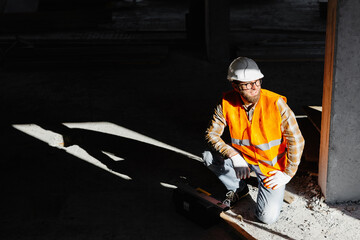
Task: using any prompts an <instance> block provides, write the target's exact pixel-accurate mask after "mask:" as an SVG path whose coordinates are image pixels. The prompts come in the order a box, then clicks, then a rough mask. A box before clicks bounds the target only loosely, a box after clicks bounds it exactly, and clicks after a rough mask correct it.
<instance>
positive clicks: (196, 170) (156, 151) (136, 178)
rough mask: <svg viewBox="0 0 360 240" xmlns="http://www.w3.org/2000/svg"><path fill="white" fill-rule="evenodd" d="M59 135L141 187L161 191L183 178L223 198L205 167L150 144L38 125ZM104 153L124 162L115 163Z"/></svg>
mask: <svg viewBox="0 0 360 240" xmlns="http://www.w3.org/2000/svg"><path fill="white" fill-rule="evenodd" d="M39 125H40V126H41V127H42V128H44V129H46V130H50V131H53V132H56V133H58V134H61V135H62V136H63V139H64V147H70V146H73V145H78V146H79V147H81V148H82V149H83V150H85V151H86V152H87V153H88V154H89V155H91V156H92V157H94V158H95V159H97V160H98V161H100V162H101V163H103V164H104V165H105V166H106V167H107V168H108V169H109V170H112V171H114V172H118V173H120V174H125V175H127V176H129V177H130V178H131V179H132V181H131V182H132V184H135V185H136V186H137V187H139V188H140V189H141V188H149V187H150V188H153V187H155V188H157V187H160V188H163V187H162V186H161V185H160V183H169V184H173V185H176V184H177V183H178V181H179V179H183V178H184V177H185V178H186V179H187V180H188V182H189V183H190V184H191V185H193V186H194V187H202V188H204V189H206V190H208V191H210V192H214V193H216V194H218V195H222V194H224V193H225V192H226V189H225V187H224V186H223V185H222V183H221V182H220V181H219V180H218V179H217V177H216V176H215V175H214V174H213V173H212V172H210V170H208V169H207V168H206V167H205V165H204V164H203V163H202V162H200V161H197V160H194V159H192V158H189V157H188V156H186V155H183V154H180V153H178V152H174V151H171V150H168V149H165V148H161V147H158V146H154V145H152V144H149V143H144V142H141V141H137V140H133V139H129V138H125V137H120V136H115V135H111V134H107V133H101V132H97V131H91V130H85V129H80V128H69V127H67V126H65V125H63V124H39ZM104 152H107V153H111V154H113V155H115V156H117V157H120V158H122V159H123V160H120V161H115V160H114V159H112V158H111V157H109V156H108V155H107V154H105V153H104Z"/></svg>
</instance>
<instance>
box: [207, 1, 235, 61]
mask: <svg viewBox="0 0 360 240" xmlns="http://www.w3.org/2000/svg"><path fill="white" fill-rule="evenodd" d="M229 31H230V4H229V0H205V41H206V43H205V44H206V54H207V57H208V60H209V61H210V62H227V61H228V60H229Z"/></svg>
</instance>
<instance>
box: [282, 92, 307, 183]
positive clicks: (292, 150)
mask: <svg viewBox="0 0 360 240" xmlns="http://www.w3.org/2000/svg"><path fill="white" fill-rule="evenodd" d="M277 105H278V108H279V111H280V114H281V131H282V133H283V137H284V138H285V139H286V141H287V151H288V152H287V155H288V162H287V166H286V168H285V173H286V174H287V175H289V176H290V177H293V176H294V175H295V173H296V171H297V169H298V166H299V164H300V160H301V155H302V152H303V150H304V146H305V140H304V138H303V136H302V134H301V132H300V129H299V125H298V123H297V121H296V118H295V114H294V113H293V111H292V110H291V109H290V108H289V106H288V105H287V104H286V103H285V101H284V100H283V99H282V98H279V100H278V101H277Z"/></svg>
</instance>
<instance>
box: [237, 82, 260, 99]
mask: <svg viewBox="0 0 360 240" xmlns="http://www.w3.org/2000/svg"><path fill="white" fill-rule="evenodd" d="M232 86H233V88H234V89H235V91H237V92H238V93H240V95H241V97H242V98H243V100H245V101H246V102H245V104H248V103H253V104H255V103H257V102H258V101H259V98H260V89H261V79H258V80H255V81H251V82H241V81H235V80H234V81H232Z"/></svg>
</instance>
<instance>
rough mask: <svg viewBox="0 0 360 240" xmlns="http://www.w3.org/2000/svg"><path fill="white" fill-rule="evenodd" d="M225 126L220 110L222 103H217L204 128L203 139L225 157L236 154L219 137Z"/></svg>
mask: <svg viewBox="0 0 360 240" xmlns="http://www.w3.org/2000/svg"><path fill="white" fill-rule="evenodd" d="M225 127H226V120H225V117H224V115H223V111H222V104H221V103H219V104H218V105H217V106H216V108H215V111H214V114H213V116H212V119H211V121H210V124H209V127H208V128H207V130H206V135H205V140H206V142H207V143H208V144H209V145H210V146H211V147H212V149H214V150H215V151H217V152H219V153H220V154H221V155H222V156H224V157H225V158H229V157H232V156H235V155H236V154H238V152H237V151H236V150H235V149H234V148H233V147H231V146H230V145H228V144H226V143H225V142H224V140H223V139H222V138H221V136H222V134H223V132H224V129H225Z"/></svg>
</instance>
